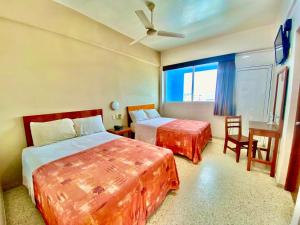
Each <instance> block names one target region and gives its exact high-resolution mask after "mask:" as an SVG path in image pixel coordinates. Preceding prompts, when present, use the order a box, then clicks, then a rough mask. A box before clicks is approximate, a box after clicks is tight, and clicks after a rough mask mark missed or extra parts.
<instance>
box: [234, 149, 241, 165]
mask: <svg viewBox="0 0 300 225" xmlns="http://www.w3.org/2000/svg"><path fill="white" fill-rule="evenodd" d="M235 154H236V159H235V160H236V162H237V163H238V162H239V161H240V155H241V146H240V145H236V148H235Z"/></svg>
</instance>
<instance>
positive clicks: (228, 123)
mask: <svg viewBox="0 0 300 225" xmlns="http://www.w3.org/2000/svg"><path fill="white" fill-rule="evenodd" d="M233 130H238V133H237V134H232V133H233V132H231V131H233ZM228 142H232V143H233V144H235V147H230V146H229V145H228ZM248 145H249V138H248V137H246V136H243V135H242V117H241V116H227V117H225V142H224V154H226V150H227V148H229V149H230V150H232V151H234V152H235V154H236V162H239V161H240V154H241V149H247V151H248ZM256 149H257V140H253V157H255V155H256ZM248 154H249V152H247V155H248Z"/></svg>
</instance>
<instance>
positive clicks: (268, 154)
mask: <svg viewBox="0 0 300 225" xmlns="http://www.w3.org/2000/svg"><path fill="white" fill-rule="evenodd" d="M266 160H267V161H270V149H268V150H267V155H266Z"/></svg>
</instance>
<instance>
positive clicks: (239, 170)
mask: <svg viewBox="0 0 300 225" xmlns="http://www.w3.org/2000/svg"><path fill="white" fill-rule="evenodd" d="M176 162H177V166H178V171H179V176H180V181H181V186H180V189H179V190H178V191H177V192H176V193H171V194H169V195H168V196H167V198H166V200H165V201H164V203H163V204H162V206H161V207H160V208H159V209H158V210H157V211H156V213H155V214H154V215H153V216H152V217H151V218H150V219H149V221H148V223H147V225H194V224H195V225H196V224H203V225H227V224H228V225H229V224H230V225H250V224H251V225H277V224H278V225H288V224H289V223H290V220H291V216H292V212H293V208H294V204H293V201H292V198H291V196H290V193H288V192H286V191H284V190H283V189H282V188H280V187H278V186H277V185H276V183H275V180H274V179H273V178H271V177H269V176H268V175H267V174H266V171H262V170H263V169H262V168H257V167H256V169H254V170H253V171H251V172H247V171H246V156H245V152H244V153H243V154H242V155H241V162H240V163H239V164H237V163H235V159H234V153H233V152H230V151H229V152H228V154H226V155H224V154H223V153H222V142H220V141H219V140H214V141H213V143H210V144H209V145H208V146H207V147H206V149H205V150H204V152H203V161H202V162H200V164H199V165H193V164H192V163H190V162H189V161H187V160H185V159H184V158H180V157H176ZM4 201H5V207H6V216H7V220H8V221H7V222H8V225H16V224H18V225H23V224H24V225H25V224H32V225H39V224H44V223H43V220H42V218H41V216H40V214H39V213H38V211H37V210H36V209H35V207H34V205H33V204H32V203H31V200H30V198H29V196H28V194H27V191H26V188H24V187H22V186H21V187H17V188H15V189H12V190H9V191H7V192H5V193H4Z"/></svg>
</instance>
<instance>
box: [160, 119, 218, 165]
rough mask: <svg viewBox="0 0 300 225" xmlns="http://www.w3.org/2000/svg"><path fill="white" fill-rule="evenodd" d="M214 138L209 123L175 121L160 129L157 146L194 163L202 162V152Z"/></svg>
mask: <svg viewBox="0 0 300 225" xmlns="http://www.w3.org/2000/svg"><path fill="white" fill-rule="evenodd" d="M211 138H212V133H211V128H210V123H209V122H203V121H196V120H174V121H172V122H169V123H167V124H164V125H162V126H160V127H158V129H157V132H156V145H158V146H161V147H164V148H168V149H171V150H172V151H173V153H174V154H180V155H184V156H186V157H187V158H189V159H191V160H192V161H193V163H198V162H199V161H200V160H201V151H202V150H203V149H204V148H205V146H206V144H207V143H208V141H209V140H211Z"/></svg>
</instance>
